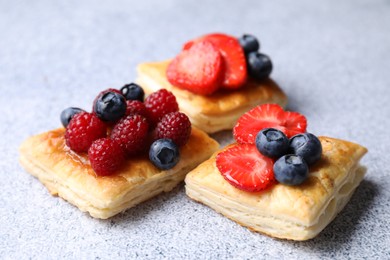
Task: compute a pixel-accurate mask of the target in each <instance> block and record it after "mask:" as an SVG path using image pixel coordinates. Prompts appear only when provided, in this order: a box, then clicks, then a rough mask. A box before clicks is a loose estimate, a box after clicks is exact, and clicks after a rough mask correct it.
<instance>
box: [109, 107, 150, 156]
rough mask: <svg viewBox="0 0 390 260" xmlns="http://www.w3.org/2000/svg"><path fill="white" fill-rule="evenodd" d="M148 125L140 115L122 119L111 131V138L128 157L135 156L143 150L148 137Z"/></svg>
mask: <svg viewBox="0 0 390 260" xmlns="http://www.w3.org/2000/svg"><path fill="white" fill-rule="evenodd" d="M148 130H149V124H148V121H147V120H146V118H145V117H143V116H141V115H129V116H127V117H125V118H122V119H121V120H120V121H119V122H118V123H117V124H116V125H115V126H114V128H113V129H112V132H111V138H112V139H113V140H115V141H116V142H117V143H119V144H120V146H121V147H122V148H123V150H124V151H125V152H126V153H127V154H128V155H136V154H137V153H139V152H141V151H142V150H143V149H144V146H145V144H146V141H147V137H148Z"/></svg>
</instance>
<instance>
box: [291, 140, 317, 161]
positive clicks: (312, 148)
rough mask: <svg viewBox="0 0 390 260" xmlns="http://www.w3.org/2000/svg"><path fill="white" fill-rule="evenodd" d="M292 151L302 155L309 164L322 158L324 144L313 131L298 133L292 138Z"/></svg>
mask: <svg viewBox="0 0 390 260" xmlns="http://www.w3.org/2000/svg"><path fill="white" fill-rule="evenodd" d="M290 149H291V152H292V153H294V154H296V155H299V156H301V157H302V158H303V159H304V160H305V161H306V163H307V164H308V165H312V164H314V163H315V162H317V161H318V160H319V159H320V158H321V154H322V146H321V142H320V140H319V139H318V138H317V137H316V136H315V135H313V134H311V133H304V134H298V135H295V136H294V137H292V138H291V140H290Z"/></svg>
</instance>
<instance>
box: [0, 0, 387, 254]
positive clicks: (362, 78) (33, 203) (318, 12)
mask: <svg viewBox="0 0 390 260" xmlns="http://www.w3.org/2000/svg"><path fill="white" fill-rule="evenodd" d="M214 31H216V32H226V33H230V34H233V35H237V36H240V35H241V34H243V33H252V34H255V35H257V36H258V37H259V38H260V40H261V44H262V50H263V52H265V53H267V54H269V55H270V56H271V57H272V59H273V62H274V67H275V69H274V72H273V74H272V77H273V78H274V79H275V80H276V81H277V82H278V83H279V84H280V85H281V86H282V88H283V89H284V90H285V91H286V93H287V94H288V96H289V100H290V102H289V108H290V109H291V110H297V111H300V112H301V113H303V114H305V115H306V116H307V118H308V121H309V128H308V130H309V131H311V132H313V133H315V134H319V135H329V136H333V137H338V138H343V139H347V140H351V141H355V142H358V143H361V144H363V145H365V146H366V147H368V149H369V153H368V155H367V156H366V157H365V159H364V160H363V163H364V164H365V165H366V166H368V168H369V170H368V173H367V176H366V177H365V179H364V181H363V182H362V183H361V185H360V187H359V188H358V189H357V191H356V193H355V195H354V196H353V197H352V199H351V201H350V203H349V204H348V205H347V206H346V208H345V209H344V211H343V212H341V214H339V216H338V217H337V218H336V219H335V220H334V221H333V222H332V223H331V224H330V225H329V226H328V227H327V228H326V229H325V230H324V231H323V232H322V233H321V234H320V235H319V236H318V237H317V238H315V239H313V240H310V241H308V242H289V241H280V240H275V239H272V238H269V237H267V236H263V235H261V234H256V233H252V232H250V231H248V230H247V229H245V228H242V227H241V226H239V225H237V224H236V223H234V222H232V221H230V220H228V219H226V218H224V217H222V216H221V215H219V214H217V213H216V212H214V211H213V210H211V209H209V208H208V207H206V206H203V205H200V204H198V203H194V202H192V201H190V200H189V199H188V198H187V197H186V196H185V194H184V189H183V186H180V187H178V188H176V189H174V190H173V191H172V192H170V193H168V194H164V195H161V196H158V197H156V198H154V199H152V200H150V201H147V202H146V203H143V204H142V205H139V206H137V207H135V208H133V209H131V210H129V211H127V212H126V213H125V214H122V215H119V216H117V217H114V218H112V219H110V220H107V221H99V220H95V219H92V218H90V217H89V216H88V215H87V214H85V213H81V212H80V211H78V210H77V209H76V208H75V207H73V206H71V205H69V204H68V203H66V202H65V201H63V200H61V199H58V198H55V197H52V196H50V195H49V194H48V192H47V190H46V189H45V188H44V187H43V186H42V185H41V184H40V183H39V182H38V181H37V180H36V179H35V178H33V177H31V176H30V175H28V174H27V173H26V172H25V171H24V170H23V169H22V168H21V166H20V165H19V163H18V146H19V144H20V143H21V142H22V141H23V140H24V139H25V138H27V137H28V136H30V135H32V134H37V133H40V132H44V131H46V130H49V129H52V128H56V127H58V126H60V122H59V114H60V112H61V111H62V109H63V108H65V107H68V106H80V107H83V108H86V109H89V108H90V106H91V102H92V100H93V99H94V97H95V95H96V94H97V93H98V92H99V91H100V90H102V89H106V88H110V87H114V88H115V87H120V86H122V85H123V84H124V83H127V82H131V81H133V80H134V79H135V76H136V73H135V67H136V65H137V64H138V63H140V62H143V61H154V60H163V59H166V58H169V57H172V56H173V55H175V54H176V53H177V52H178V51H179V49H180V47H181V44H182V43H184V42H185V41H186V40H188V39H191V38H194V37H196V36H199V35H201V34H204V33H208V32H214ZM0 89H1V94H0V104H1V108H0V111H1V113H0V126H1V130H0V144H1V154H0V156H1V160H0V178H1V181H0V191H1V193H0V258H1V259H27V258H32V259H42V258H47V259H61V258H66V259H131V258H136V257H138V258H149V259H163V258H169V259H174V258H176V259H178V258H183V259H224V258H235V259H261V258H266V259H273V258H277V259H316V258H321V259H344V258H350V259H356V258H368V259H390V253H389V252H390V232H389V226H390V221H389V219H390V206H389V198H390V189H389V185H390V174H389V171H390V167H389V146H390V137H389V136H390V132H389V129H390V119H389V116H390V105H389V102H390V2H389V1H387V0H382V1H380V0H371V1H370V0H357V1H309V0H307V1H302V0H299V1H249V0H245V1H223V0H217V1H209V2H206V1H179V0H165V1H158V0H155V1H150V0H144V1H105V2H103V1H76V0H70V1H50V0H47V1H44V0H42V1H40V0H38V1H27V0H25V1H7V0H0ZM216 138H218V139H219V140H226V138H227V137H226V134H219V135H217V136H216Z"/></svg>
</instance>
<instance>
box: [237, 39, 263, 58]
mask: <svg viewBox="0 0 390 260" xmlns="http://www.w3.org/2000/svg"><path fill="white" fill-rule="evenodd" d="M238 40H239V42H240V45H241V47H242V48H243V49H244V52H245V54H248V53H250V52H257V51H258V50H259V48H260V44H259V41H258V40H257V38H256V37H255V36H253V35H250V34H244V35H243V36H241V37H240V38H239V39H238Z"/></svg>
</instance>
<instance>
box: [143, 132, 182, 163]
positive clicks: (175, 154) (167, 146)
mask: <svg viewBox="0 0 390 260" xmlns="http://www.w3.org/2000/svg"><path fill="white" fill-rule="evenodd" d="M179 158H180V153H179V148H178V146H177V145H176V144H175V143H174V142H173V141H172V140H171V139H166V138H163V139H158V140H156V141H154V142H153V143H152V145H151V146H150V150H149V159H150V161H151V162H152V163H153V164H154V165H155V166H156V167H157V168H159V169H161V170H169V169H171V168H173V167H174V166H175V165H176V164H177V163H178V162H179Z"/></svg>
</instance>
